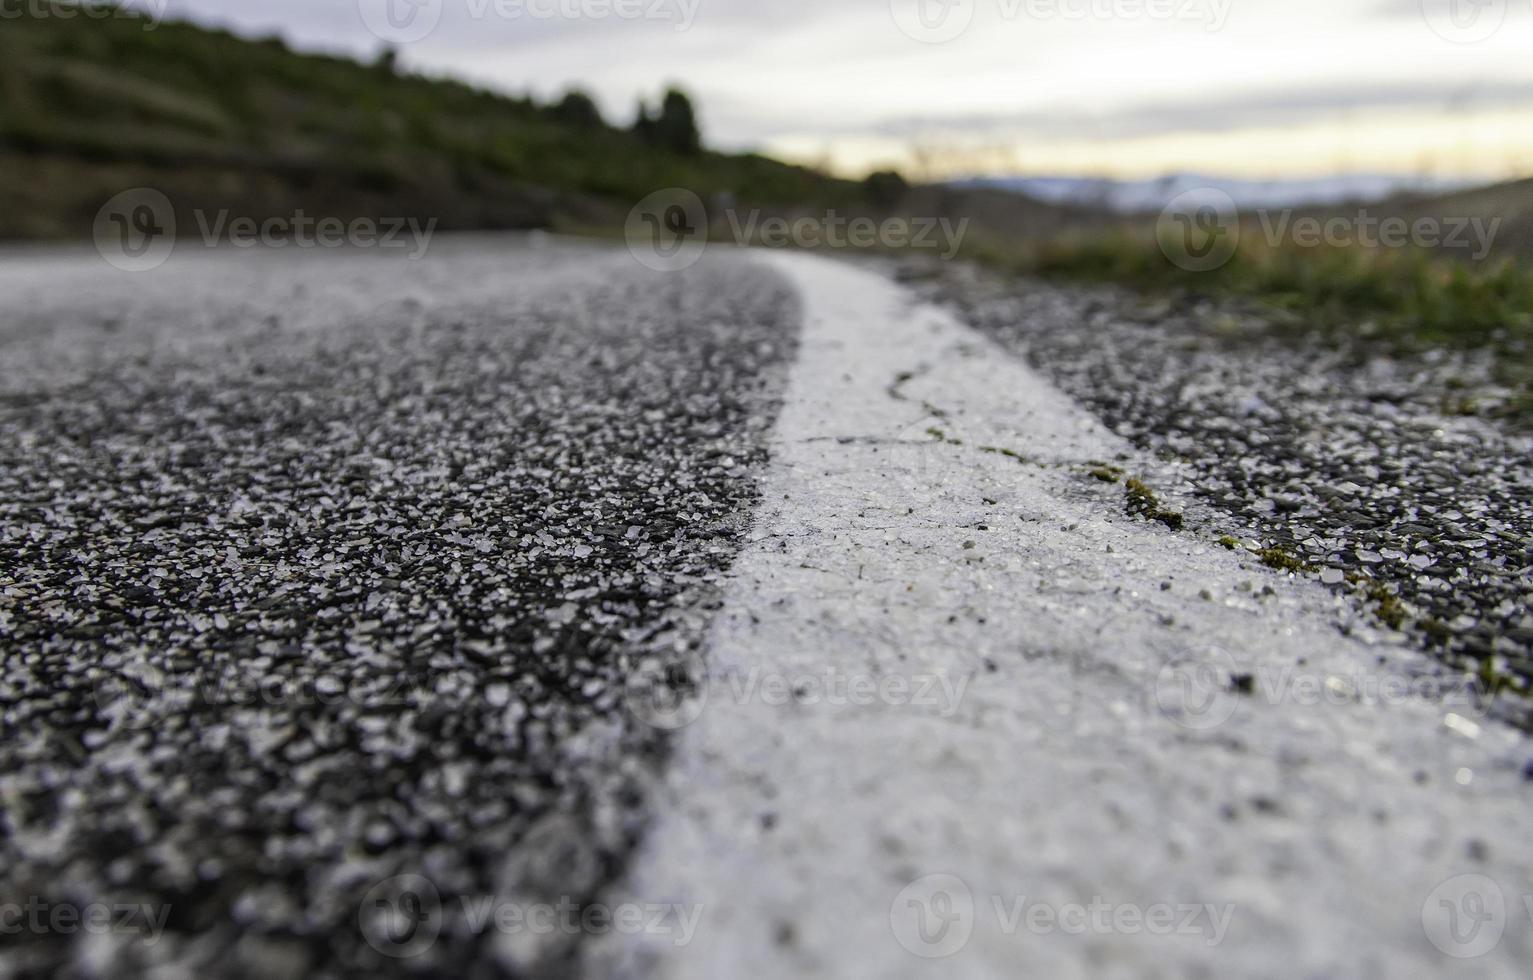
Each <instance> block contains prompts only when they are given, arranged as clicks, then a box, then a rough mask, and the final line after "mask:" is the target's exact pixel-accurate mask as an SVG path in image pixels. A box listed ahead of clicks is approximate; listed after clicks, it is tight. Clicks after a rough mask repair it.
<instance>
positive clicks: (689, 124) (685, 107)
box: [633, 88, 703, 156]
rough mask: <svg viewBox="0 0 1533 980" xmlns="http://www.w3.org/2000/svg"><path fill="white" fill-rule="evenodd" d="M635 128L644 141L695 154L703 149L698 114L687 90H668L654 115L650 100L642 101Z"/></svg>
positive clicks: (689, 154)
mask: <svg viewBox="0 0 1533 980" xmlns="http://www.w3.org/2000/svg"><path fill="white" fill-rule="evenodd" d="M633 131H634V132H635V133H636V134H637V135H638V136H639V138H640V139H642V140H644V141H645V142H648V143H652V144H654V145H655V146H658V147H662V148H664V149H667V150H670V151H671V152H672V153H679V154H681V155H683V156H694V155H696V154H697V153H700V152H702V148H703V137H702V133H701V132H700V131H699V130H698V127H697V113H696V112H695V111H694V110H693V108H692V100H691V99H689V98H687V96H686V94H685V93H684V92H681V91H679V90H677V89H674V88H673V89H669V90H667V91H666V93H665V98H664V99H663V100H662V101H661V103H660V111H659V112H658V113H656V114H653V115H652V114H651V112H650V107H649V104H648V103H645V102H640V103H639V118H638V121H637V122H635V123H634V126H633Z"/></svg>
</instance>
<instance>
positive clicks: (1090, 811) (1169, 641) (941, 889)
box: [0, 238, 1533, 978]
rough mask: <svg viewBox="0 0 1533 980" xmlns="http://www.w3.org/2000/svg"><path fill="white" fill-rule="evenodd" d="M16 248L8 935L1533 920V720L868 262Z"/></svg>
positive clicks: (1392, 966)
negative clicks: (1231, 537) (1181, 497)
mask: <svg viewBox="0 0 1533 980" xmlns="http://www.w3.org/2000/svg"><path fill="white" fill-rule="evenodd" d="M0 296H3V298H4V299H3V303H0V359H3V362H4V364H5V366H6V376H7V381H6V385H5V388H4V391H3V400H0V536H3V537H0V540H3V543H4V548H3V550H0V598H3V603H0V636H3V637H4V643H5V657H4V661H3V674H0V800H3V826H0V829H3V836H0V888H3V894H0V928H3V929H6V930H7V935H6V937H5V940H4V944H3V946H0V974H13V975H18V976H26V975H39V976H41V975H65V976H71V975H73V976H125V975H140V974H145V975H154V976H163V977H182V976H185V977H205V976H215V977H225V976H228V977H299V976H310V975H322V976H353V975H354V976H394V975H398V976H414V975H426V976H453V977H476V976H486V977H489V976H569V975H573V976H582V975H583V976H602V977H604V976H632V977H647V976H653V977H710V978H712V977H741V978H744V977H756V976H805V977H827V978H831V977H835V978H842V977H863V976H865V977H870V978H871V977H923V976H928V975H930V976H939V975H940V976H961V977H992V976H993V977H1016V976H1049V977H1073V976H1080V977H1100V976H1111V977H1117V976H1121V977H1156V976H1166V977H1200V976H1207V977H1216V976H1229V975H1236V976H1292V975H1296V974H1297V975H1304V976H1360V977H1372V976H1378V977H1386V976H1387V977H1391V978H1395V977H1402V976H1407V977H1409V976H1422V977H1428V976H1440V975H1444V974H1447V973H1452V974H1453V975H1462V976H1486V977H1501V976H1506V977H1512V976H1519V975H1522V974H1523V971H1524V969H1525V968H1524V966H1523V964H1525V963H1526V962H1528V960H1529V958H1530V956H1533V921H1530V912H1533V902H1530V901H1528V900H1527V897H1528V896H1530V895H1533V858H1530V857H1529V856H1528V854H1527V849H1526V848H1525V847H1523V846H1522V845H1521V842H1522V841H1525V840H1526V838H1527V834H1528V830H1529V818H1528V816H1527V813H1528V809H1527V802H1528V800H1527V794H1528V791H1529V790H1528V780H1527V775H1526V773H1527V768H1526V767H1527V766H1528V759H1529V752H1528V748H1527V745H1526V741H1525V738H1524V736H1523V735H1521V734H1520V733H1519V732H1517V731H1516V730H1515V729H1514V728H1512V727H1511V726H1508V725H1505V724H1502V723H1501V722H1500V721H1498V720H1496V718H1494V717H1492V716H1489V715H1487V714H1486V712H1485V710H1484V706H1483V705H1481V704H1480V703H1478V702H1477V701H1476V700H1475V699H1474V698H1473V697H1472V696H1469V694H1470V693H1472V692H1465V691H1464V690H1462V689H1460V688H1458V687H1455V686H1454V685H1453V683H1452V682H1451V678H1444V676H1443V675H1442V672H1441V671H1440V670H1439V669H1437V668H1436V667H1435V666H1434V665H1433V663H1432V662H1431V661H1429V660H1428V659H1427V658H1425V657H1424V656H1422V655H1421V654H1420V653H1419V652H1417V651H1416V650H1415V649H1414V648H1413V647H1411V646H1410V645H1409V644H1407V643H1404V642H1402V641H1400V640H1398V639H1396V638H1393V637H1390V636H1387V635H1384V634H1382V633H1380V632H1379V631H1376V630H1371V629H1370V628H1369V626H1368V625H1367V623H1366V622H1365V621H1364V620H1363V619H1362V618H1361V617H1360V616H1359V615H1358V614H1357V612H1356V610H1353V609H1351V608H1349V607H1347V606H1346V605H1345V604H1340V603H1337V602H1336V601H1335V600H1334V598H1333V597H1332V596H1331V595H1330V593H1328V592H1326V591H1325V590H1323V589H1321V588H1320V587H1319V586H1318V585H1317V584H1315V583H1306V582H1304V581H1297V580H1294V579H1291V578H1289V577H1285V576H1280V575H1278V574H1277V573H1275V572H1272V571H1270V570H1268V569H1264V568H1260V567H1254V566H1253V565H1252V564H1251V563H1250V562H1249V561H1245V560H1243V559H1242V557H1241V556H1238V555H1236V554H1233V553H1231V552H1228V551H1226V550H1225V549H1223V548H1220V547H1218V545H1217V544H1216V543H1215V542H1213V541H1211V540H1207V539H1206V536H1200V535H1199V534H1197V533H1195V532H1189V531H1185V530H1183V531H1178V530H1175V529H1173V528H1172V527H1171V526H1169V525H1170V523H1172V522H1168V521H1164V520H1155V519H1154V514H1153V513H1151V514H1148V515H1147V514H1146V508H1145V507H1143V506H1140V507H1137V508H1136V507H1132V506H1131V507H1129V508H1125V505H1124V499H1123V490H1122V489H1121V487H1120V486H1118V485H1117V484H1116V483H1112V484H1111V485H1109V483H1108V482H1106V481H1104V480H1102V479H1101V478H1100V476H1099V475H1097V474H1100V473H1101V472H1103V471H1104V470H1109V469H1111V470H1113V471H1114V472H1117V471H1122V472H1126V473H1135V472H1140V473H1148V472H1153V461H1152V460H1148V459H1145V458H1143V457H1141V456H1140V455H1138V454H1137V452H1136V450H1135V449H1133V447H1132V446H1130V445H1129V444H1128V443H1126V442H1125V441H1123V440H1122V439H1120V438H1118V437H1116V436H1114V435H1113V434H1112V433H1111V432H1109V431H1108V430H1107V429H1105V428H1104V427H1103V426H1102V425H1101V424H1100V423H1099V422H1098V421H1097V420H1096V419H1094V418H1093V417H1092V416H1091V415H1089V414H1088V413H1087V412H1085V411H1084V410H1082V409H1081V408H1079V407H1077V406H1076V404H1075V403H1073V402H1071V401H1070V400H1069V399H1068V398H1066V397H1065V396H1064V395H1062V394H1061V393H1059V392H1058V391H1057V390H1055V389H1054V388H1052V387H1050V386H1049V385H1048V384H1047V383H1046V382H1044V381H1043V380H1042V379H1041V378H1040V377H1039V376H1038V375H1036V374H1034V373H1033V372H1032V371H1030V370H1029V369H1028V368H1027V367H1026V366H1025V365H1024V364H1023V363H1022V362H1020V361H1019V360H1016V359H1014V358H1013V357H1011V356H1010V355H1008V354H1006V353H1005V352H1003V351H1002V350H1000V349H999V348H997V347H995V346H994V345H993V344H991V342H989V341H987V340H985V339H984V338H983V337H981V336H980V335H979V334H977V333H975V332H973V331H972V330H969V329H968V328H966V327H964V326H962V325H960V324H959V323H958V322H957V321H956V320H955V319H953V317H951V316H950V315H948V314H947V313H944V312H943V311H941V310H939V309H937V308H934V307H930V306H925V305H923V304H922V303H920V302H919V301H918V300H917V299H916V298H915V297H914V296H913V295H911V294H910V293H908V292H906V291H905V290H903V289H901V288H899V287H897V286H895V285H894V284H893V283H892V282H890V281H888V280H887V279H885V278H883V277H881V276H879V275H877V274H875V273H873V272H870V271H866V270H861V269H858V268H855V267H852V266H849V265H845V264H842V263H837V262H833V261H830V260H826V259H820V258H813V257H804V256H782V255H768V256H759V255H747V254H743V253H728V252H710V254H709V255H708V256H707V257H706V258H705V259H704V261H702V262H701V263H699V264H697V265H695V266H693V267H691V268H689V269H686V270H685V271H682V272H679V273H673V274H658V273H654V272H650V271H648V270H647V269H645V268H643V267H642V266H641V265H640V264H638V263H636V262H635V261H633V259H632V258H631V257H630V256H629V255H628V254H627V253H626V252H625V251H623V250H622V249H614V248H605V247H598V246H593V245H579V244H574V243H568V242H560V241H554V240H534V241H527V240H523V239H513V238H459V239H452V240H443V241H439V242H437V243H436V244H435V245H434V246H433V248H432V250H431V252H430V255H429V257H427V258H426V259H424V260H421V261H418V262H414V261H409V260H407V259H405V258H403V257H402V256H390V255H388V254H368V253H327V254H323V255H319V256H315V255H311V254H302V253H293V252H269V253H263V252H254V253H252V252H235V251H215V252H200V253H187V254H184V255H183V254H179V253H178V255H177V256H176V258H174V259H173V260H172V261H171V263H170V264H169V265H167V266H165V267H164V268H162V269H159V270H156V271H155V272H153V273H146V274H141V275H137V276H134V275H128V274H122V275H117V274H112V273H111V270H109V269H107V268H106V267H105V266H104V265H102V264H101V263H100V261H99V259H97V258H95V257H94V256H93V255H87V254H83V253H80V252H77V251H70V250H64V251H58V252H49V253H26V254H19V255H9V256H7V257H6V259H5V261H4V264H3V265H0ZM1178 506H1180V502H1179V501H1177V500H1176V499H1174V498H1172V497H1170V496H1166V497H1165V498H1164V499H1162V500H1160V501H1159V502H1157V503H1156V505H1155V507H1156V508H1165V509H1166V512H1167V513H1169V512H1170V509H1171V508H1176V507H1178ZM1423 680H1426V681H1432V683H1422V681H1423ZM12 908H14V909H15V910H16V912H17V914H16V915H11V914H10V911H9V910H10V909H12ZM100 910H104V911H100ZM92 915H95V916H97V917H98V921H96V922H95V923H94V925H93V926H92V927H87V926H86V925H85V920H86V919H88V918H89V917H90V916H92ZM103 915H104V916H105V917H106V919H105V921H108V922H109V923H110V924H109V925H105V926H103V925H102V921H101V920H100V917H101V916H103ZM13 923H14V924H17V928H16V929H14V930H12V929H11V928H10V926H11V925H12V924H13Z"/></svg>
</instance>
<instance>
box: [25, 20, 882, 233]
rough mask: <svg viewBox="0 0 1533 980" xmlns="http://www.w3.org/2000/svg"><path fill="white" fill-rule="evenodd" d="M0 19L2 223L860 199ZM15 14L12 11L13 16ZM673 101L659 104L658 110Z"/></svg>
mask: <svg viewBox="0 0 1533 980" xmlns="http://www.w3.org/2000/svg"><path fill="white" fill-rule="evenodd" d="M11 13H14V14H17V15H18V16H16V17H15V18H14V19H6V20H4V21H0V169H3V171H4V172H6V173H8V174H12V175H13V178H12V179H10V180H6V181H3V182H0V237H5V238H42V237H60V236H62V237H80V236H82V235H88V234H89V230H90V227H91V221H92V219H93V218H94V216H95V213H96V211H97V209H98V208H99V207H100V205H101V203H102V202H103V201H105V200H106V199H107V198H109V197H111V196H112V195H113V194H115V193H117V192H118V191H121V190H124V189H126V188H129V187H135V186H153V187H156V188H158V189H160V190H162V191H164V192H165V193H166V194H168V195H169V196H170V198H171V199H172V200H173V201H174V202H175V203H176V206H177V209H178V211H180V210H186V211H188V212H190V211H192V210H194V209H197V208H210V209H214V210H217V209H223V208H228V209H231V210H232V211H233V212H235V213H237V214H242V215H250V216H260V215H263V214H282V213H291V212H292V211H293V210H294V209H295V208H299V207H302V208H306V209H308V210H309V211H310V212H311V213H313V212H319V213H323V214H326V215H335V216H338V217H343V218H345V217H350V216H369V215H372V216H381V215H389V216H401V217H403V216H420V217H422V218H426V217H435V218H438V219H439V221H440V224H441V226H442V227H443V228H528V227H550V226H556V225H558V224H559V223H561V222H568V223H574V224H581V225H583V224H604V223H606V222H608V221H609V220H611V218H612V216H613V213H614V212H616V214H617V217H618V220H621V216H622V215H623V214H625V213H626V211H627V209H628V208H629V207H630V206H631V205H632V204H633V203H634V202H636V201H638V200H639V199H640V198H642V197H644V196H645V195H646V194H648V193H650V192H651V191H654V190H656V189H658V188H662V187H669V186H682V187H688V188H691V189H693V190H695V191H697V192H698V193H699V194H701V195H703V196H704V197H708V196H710V195H715V194H722V193H728V194H731V195H733V196H734V197H735V198H736V199H738V200H740V201H741V202H742V203H749V204H753V205H786V204H790V203H791V204H798V205H813V206H818V207H837V206H840V207H844V208H857V207H860V206H862V205H864V204H866V203H868V202H867V199H866V198H867V191H866V190H865V188H864V187H863V186H862V185H859V184H857V183H855V182H849V181H841V180H833V179H830V178H827V177H824V176H822V175H820V174H817V173H814V172H812V171H809V170H806V169H803V168H800V167H793V166H789V165H786V164H783V163H779V162H777V161H773V160H768V159H766V158H764V157H760V156H752V155H724V154H718V153H710V152H706V151H704V150H702V149H700V148H698V147H697V146H696V145H695V134H694V141H693V143H692V144H691V145H689V144H688V141H687V139H686V138H685V134H682V136H680V137H677V136H676V135H675V134H667V133H666V132H664V127H663V123H664V122H665V120H664V119H663V118H662V115H663V114H657V115H656V116H654V117H649V116H648V114H646V118H644V119H643V120H641V122H640V123H639V125H637V126H635V127H631V128H618V127H616V126H613V125H610V124H608V123H607V122H605V121H603V120H602V119H601V118H600V116H599V115H598V114H597V113H596V110H595V106H594V105H593V104H591V103H590V102H589V100H587V99H584V98H583V97H581V96H578V95H576V96H573V97H571V98H566V99H565V100H563V101H561V102H559V103H556V104H552V105H539V104H536V103H535V102H533V101H531V100H529V99H518V98H511V97H507V96H504V95H500V94H496V93H491V92H486V91H482V90H478V89H475V88H472V87H470V86H467V85H464V84H462V83H459V82H455V81H448V80H438V79H428V78H422V77H416V76H410V75H405V74H401V73H399V72H397V71H396V70H395V68H394V65H393V61H392V59H391V58H389V57H387V56H385V57H384V58H382V59H380V61H379V63H378V64H375V65H364V64H359V63H357V62H354V61H350V60H346V59H343V58H337V57H326V56H317V55H312V54H300V53H296V52H294V51H291V50H289V49H288V48H287V47H286V46H285V45H284V43H283V42H282V41H281V40H278V39H270V40H265V41H250V40H245V39H241V38H238V37H235V36H233V35H231V34H228V33H224V32H221V31H217V30H208V29H204V28H201V27H197V26H193V25H189V24H180V23H164V24H161V25H160V26H159V27H157V28H156V29H154V30H145V29H144V23H145V22H143V21H141V20H138V19H136V18H129V17H114V18H106V19H92V20H89V21H86V20H83V19H64V18H60V17H56V16H48V17H39V16H36V15H35V10H34V8H32V7H30V6H28V7H26V8H25V9H23V10H18V11H12V12H11ZM9 16H10V15H9V14H8V18H9ZM668 108H669V106H668Z"/></svg>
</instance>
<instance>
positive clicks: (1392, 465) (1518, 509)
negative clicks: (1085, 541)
mask: <svg viewBox="0 0 1533 980" xmlns="http://www.w3.org/2000/svg"><path fill="white" fill-rule="evenodd" d="M904 276H905V277H906V278H907V279H910V280H911V281H912V283H913V285H915V286H916V288H918V289H920V290H922V291H923V292H924V293H925V294H926V295H927V296H929V297H930V298H932V299H934V300H936V301H938V302H943V303H948V304H950V305H952V306H953V307H954V308H955V309H956V310H957V311H958V312H959V313H960V314H961V315H962V316H963V317H964V318H965V319H966V320H967V321H968V322H969V323H971V324H972V325H973V326H975V327H976V328H977V329H979V330H981V331H983V332H984V333H986V334H988V335H989V336H991V337H993V338H994V339H995V340H996V341H998V342H999V343H1001V344H1002V345H1003V346H1005V347H1007V348H1008V349H1010V350H1011V351H1013V352H1015V353H1017V354H1018V355H1019V356H1023V357H1026V358H1027V360H1028V361H1029V363H1031V364H1032V366H1033V367H1034V368H1036V369H1037V370H1038V371H1039V372H1040V373H1042V374H1043V375H1044V376H1045V377H1047V378H1049V379H1050V380H1051V381H1052V382H1053V383H1054V384H1056V385H1057V386H1058V387H1059V388H1060V389H1062V390H1063V391H1064V392H1065V393H1067V394H1069V395H1070V396H1072V397H1073V398H1075V399H1076V400H1078V401H1079V402H1080V403H1081V404H1083V405H1085V406H1087V407H1088V408H1090V409H1091V410H1092V411H1093V412H1094V413H1095V414H1097V415H1098V416H1099V417H1100V418H1101V419H1102V420H1103V421H1104V422H1105V423H1106V424H1107V425H1108V426H1109V427H1111V428H1112V429H1113V430H1114V431H1115V432H1117V433H1118V434H1120V435H1122V436H1124V437H1125V438H1127V439H1128V440H1130V441H1131V442H1133V443H1134V444H1135V445H1137V446H1138V447H1140V448H1142V449H1145V450H1147V451H1149V452H1150V453H1153V454H1154V455H1156V456H1157V457H1159V458H1160V459H1161V460H1163V461H1164V462H1165V463H1166V474H1167V479H1169V480H1171V481H1174V482H1173V483H1172V484H1171V485H1168V486H1165V487H1164V489H1174V490H1178V491H1180V492H1181V493H1182V494H1183V495H1184V496H1185V497H1188V498H1192V499H1193V500H1194V501H1196V502H1200V503H1201V504H1202V505H1204V508H1205V510H1204V512H1203V513H1202V514H1201V515H1199V516H1200V517H1201V518H1202V520H1201V521H1199V522H1194V521H1189V531H1190V532H1191V533H1199V534H1204V535H1207V536H1210V537H1214V538H1218V537H1222V536H1228V537H1230V538H1233V539H1235V547H1236V548H1237V549H1238V550H1243V551H1247V552H1249V553H1250V554H1251V558H1252V562H1253V564H1258V563H1262V562H1265V563H1267V564H1270V565H1273V566H1276V567H1278V568H1280V570H1288V569H1293V570H1296V571H1297V573H1298V574H1302V575H1306V576H1312V577H1314V578H1316V579H1319V580H1320V581H1321V582H1322V583H1324V584H1325V585H1327V586H1329V587H1330V588H1332V589H1333V590H1335V591H1336V592H1338V593H1340V594H1343V595H1345V596H1346V597H1347V598H1348V600H1349V601H1351V602H1353V603H1355V604H1356V605H1357V606H1358V607H1360V608H1362V609H1363V610H1365V611H1366V612H1367V614H1368V616H1369V618H1370V619H1371V620H1372V622H1373V623H1374V624H1375V625H1376V626H1377V627H1378V628H1380V629H1382V630H1386V631H1391V632H1393V631H1401V632H1403V633H1404V634H1405V635H1407V636H1409V637H1410V638H1412V639H1413V640H1414V641H1415V642H1416V643H1418V644H1419V645H1420V646H1422V647H1423V648H1424V649H1426V650H1429V651H1431V652H1433V653H1435V654H1437V655H1438V656H1439V657H1441V658H1442V659H1443V660H1445V661H1446V662H1447V663H1448V664H1450V665H1451V666H1452V667H1454V668H1458V669H1461V670H1463V671H1465V672H1467V673H1469V674H1473V675H1475V676H1476V677H1477V678H1478V681H1477V683H1478V684H1479V687H1480V690H1481V692H1482V693H1483V694H1484V695H1485V696H1487V697H1488V696H1490V695H1491V694H1493V693H1494V694H1497V704H1496V710H1497V712H1498V713H1500V714H1501V715H1503V716H1504V717H1505V718H1506V719H1507V720H1509V721H1511V722H1513V723H1515V724H1518V725H1521V726H1523V727H1525V728H1530V729H1533V701H1530V700H1529V698H1528V697H1526V694H1527V693H1528V692H1530V691H1533V455H1530V452H1529V446H1530V445H1533V441H1530V438H1529V435H1528V434H1527V433H1525V432H1520V431H1517V430H1516V429H1514V428H1512V427H1511V426H1509V425H1508V424H1506V423H1502V422H1497V421H1496V420H1495V419H1494V418H1475V417H1465V416H1464V414H1463V413H1462V411H1461V410H1460V408H1459V403H1460V402H1461V401H1462V400H1463V398H1464V393H1465V392H1479V393H1481V395H1482V397H1483V395H1484V394H1485V393H1487V392H1495V391H1496V390H1497V389H1498V386H1497V384H1496V383H1495V381H1494V371H1493V365H1492V363H1491V360H1490V359H1491V358H1492V357H1493V356H1495V355H1494V354H1493V353H1491V352H1488V351H1483V352H1472V351H1471V352H1456V351H1450V350H1435V351H1427V352H1425V353H1422V354H1415V355H1404V354H1398V353H1391V352H1390V351H1389V350H1387V349H1385V348H1384V347H1383V345H1382V344H1378V343H1370V342H1368V341H1367V340H1366V339H1362V340H1359V341H1357V342H1354V343H1351V344H1347V345H1338V344H1328V343H1323V342H1321V341H1319V340H1317V339H1313V338H1308V339H1306V338H1303V337H1296V336H1293V335H1291V334H1289V333H1285V332H1282V331H1278V330H1275V329H1272V328H1271V327H1269V326H1268V325H1267V324H1266V323H1264V322H1263V321H1262V320H1261V318H1260V317H1258V316H1254V315H1252V314H1251V313H1249V312H1248V311H1244V310H1240V309H1238V308H1235V307H1234V306H1233V305H1232V304H1228V303H1223V304H1221V303H1220V302H1217V301H1214V300H1206V299H1204V300H1191V301H1183V302H1180V303H1178V302H1172V301H1170V300H1166V299H1155V298H1147V297H1139V296H1136V295H1135V294H1133V293H1131V292H1129V291H1127V290H1124V289H1119V288H1115V287H1108V286H1064V285H1054V284H1049V283H1044V282H1023V283H1017V282H1008V281H1005V280H1003V279H1000V278H998V277H995V276H991V275H987V274H984V273H981V272H978V271H976V270H974V269H973V268H970V267H963V266H956V265H949V266H947V267H945V268H943V269H940V270H936V271H935V274H933V270H932V268H931V267H930V266H925V265H923V266H920V267H916V266H910V267H907V269H906V270H905V273H904ZM1502 394H1503V395H1504V394H1505V392H1502ZM1192 516H1193V515H1189V518H1191V517H1192ZM1227 543H1229V542H1227ZM1519 692H1521V693H1519Z"/></svg>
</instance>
